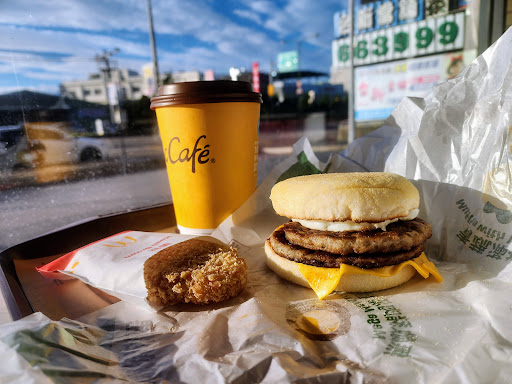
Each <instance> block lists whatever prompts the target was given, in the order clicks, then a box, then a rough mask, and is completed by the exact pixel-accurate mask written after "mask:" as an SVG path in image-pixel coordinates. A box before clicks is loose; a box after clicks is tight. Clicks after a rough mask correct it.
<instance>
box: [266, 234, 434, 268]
mask: <svg viewBox="0 0 512 384" xmlns="http://www.w3.org/2000/svg"><path fill="white" fill-rule="evenodd" d="M269 240H270V245H271V246H272V249H273V250H274V252H275V253H277V254H278V255H279V256H281V257H284V258H286V259H288V260H292V261H295V262H297V263H302V264H307V265H312V266H315V267H325V268H339V266H340V264H348V265H354V266H356V267H360V268H365V269H369V268H379V267H385V266H389V265H396V264H400V263H403V262H404V261H407V260H411V259H414V258H416V257H418V256H420V255H421V252H423V251H424V250H425V243H423V244H420V245H418V246H416V247H414V248H412V249H410V250H406V251H398V252H388V253H372V254H362V255H361V254H355V253H352V254H349V255H340V254H334V253H329V252H325V251H318V250H312V249H307V248H303V247H301V246H299V245H295V244H292V243H290V242H289V241H288V240H287V239H286V236H285V232H284V229H283V228H282V227H281V228H278V229H276V230H275V231H274V233H272V235H271V236H270V238H269Z"/></svg>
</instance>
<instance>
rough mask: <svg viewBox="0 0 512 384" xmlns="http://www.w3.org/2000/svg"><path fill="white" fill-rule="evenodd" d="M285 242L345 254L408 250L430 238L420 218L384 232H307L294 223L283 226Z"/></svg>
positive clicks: (310, 230) (428, 227)
mask: <svg viewBox="0 0 512 384" xmlns="http://www.w3.org/2000/svg"><path fill="white" fill-rule="evenodd" d="M284 233H285V236H286V239H287V240H288V241H289V242H290V243H291V244H295V245H299V246H301V247H304V248H309V249H314V250H318V251H325V252H329V253H336V254H340V255H349V254H351V253H358V254H360V253H380V252H397V251H404V250H405V251H408V250H411V249H413V248H416V247H418V246H419V245H421V244H423V243H425V241H426V240H427V239H429V238H430V237H431V236H432V227H431V226H430V224H428V223H427V222H425V221H423V220H421V219H418V218H416V219H414V220H410V221H402V220H399V221H397V222H395V223H391V224H389V225H388V226H387V227H386V230H385V231H382V230H380V229H375V230H368V231H350V232H331V231H321V230H317V229H309V228H306V227H304V226H303V225H301V224H300V223H298V222H289V223H286V224H285V225H284Z"/></svg>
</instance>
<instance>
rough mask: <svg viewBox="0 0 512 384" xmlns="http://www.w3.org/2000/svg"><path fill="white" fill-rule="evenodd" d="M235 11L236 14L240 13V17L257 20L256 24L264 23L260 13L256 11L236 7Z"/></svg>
mask: <svg viewBox="0 0 512 384" xmlns="http://www.w3.org/2000/svg"><path fill="white" fill-rule="evenodd" d="M233 13H235V14H236V15H238V16H240V17H243V18H244V19H247V20H251V21H253V22H255V23H256V24H261V23H262V21H261V17H260V16H259V15H258V14H256V13H255V12H251V11H248V10H245V9H235V10H234V11H233Z"/></svg>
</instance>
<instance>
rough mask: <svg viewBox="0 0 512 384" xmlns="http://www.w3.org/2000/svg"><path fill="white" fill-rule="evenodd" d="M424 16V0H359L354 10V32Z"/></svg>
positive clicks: (363, 31)
mask: <svg viewBox="0 0 512 384" xmlns="http://www.w3.org/2000/svg"><path fill="white" fill-rule="evenodd" d="M423 18H424V0H377V1H364V0H359V2H358V3H356V6H355V11H354V19H355V25H354V33H355V34H356V35H357V34H360V33H367V32H371V31H375V30H379V29H383V28H389V27H393V26H395V25H399V24H405V23H409V22H411V21H419V20H423Z"/></svg>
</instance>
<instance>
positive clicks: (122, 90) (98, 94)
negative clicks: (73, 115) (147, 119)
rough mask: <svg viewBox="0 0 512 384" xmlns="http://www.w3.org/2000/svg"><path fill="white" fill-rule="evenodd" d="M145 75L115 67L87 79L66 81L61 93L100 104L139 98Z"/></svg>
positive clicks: (142, 89) (141, 93)
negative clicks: (108, 72) (108, 74)
mask: <svg viewBox="0 0 512 384" xmlns="http://www.w3.org/2000/svg"><path fill="white" fill-rule="evenodd" d="M143 91H144V77H143V76H141V75H139V74H138V73H137V72H135V71H132V70H129V69H113V70H111V72H110V79H108V76H107V74H106V73H105V72H100V73H95V74H91V75H90V76H89V78H88V79H87V80H76V81H68V82H64V83H62V84H61V85H60V92H61V95H62V96H64V97H69V98H71V99H77V100H83V101H88V102H91V103H98V104H109V101H110V104H117V101H118V100H138V99H140V98H141V97H142V96H143V94H144V93H143Z"/></svg>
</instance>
